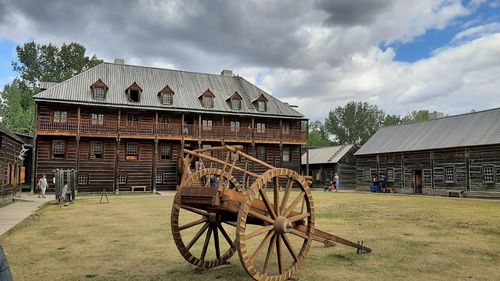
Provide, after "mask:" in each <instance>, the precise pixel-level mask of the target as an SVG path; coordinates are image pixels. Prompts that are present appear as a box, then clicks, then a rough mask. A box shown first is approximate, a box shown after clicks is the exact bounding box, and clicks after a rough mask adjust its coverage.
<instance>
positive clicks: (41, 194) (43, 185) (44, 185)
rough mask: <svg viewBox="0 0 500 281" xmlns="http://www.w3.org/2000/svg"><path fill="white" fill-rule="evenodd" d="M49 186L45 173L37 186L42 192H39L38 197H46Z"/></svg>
mask: <svg viewBox="0 0 500 281" xmlns="http://www.w3.org/2000/svg"><path fill="white" fill-rule="evenodd" d="M48 186H49V184H48V183H47V176H46V175H43V176H42V177H41V178H40V180H38V184H37V186H36V188H38V189H39V190H40V192H39V193H38V198H40V197H43V198H45V191H46V190H47V187H48Z"/></svg>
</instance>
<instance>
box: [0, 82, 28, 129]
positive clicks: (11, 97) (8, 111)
mask: <svg viewBox="0 0 500 281" xmlns="http://www.w3.org/2000/svg"><path fill="white" fill-rule="evenodd" d="M0 96H1V98H2V100H3V103H2V105H1V110H0V117H1V118H2V121H3V123H4V125H5V126H6V127H7V128H9V129H10V130H11V131H13V132H16V133H23V134H31V133H33V116H34V115H35V102H34V101H33V98H32V97H31V95H30V94H29V92H26V91H23V90H22V87H21V85H20V83H19V81H18V80H15V81H14V82H12V84H10V85H5V87H4V89H3V91H2V92H0Z"/></svg>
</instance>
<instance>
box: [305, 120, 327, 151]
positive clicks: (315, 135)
mask: <svg viewBox="0 0 500 281" xmlns="http://www.w3.org/2000/svg"><path fill="white" fill-rule="evenodd" d="M331 144H332V141H331V140H330V139H329V138H328V133H327V132H326V131H325V126H324V125H323V124H321V122H320V121H314V122H312V123H309V146H310V147H314V146H328V145H331Z"/></svg>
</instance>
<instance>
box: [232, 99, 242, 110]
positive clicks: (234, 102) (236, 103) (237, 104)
mask: <svg viewBox="0 0 500 281" xmlns="http://www.w3.org/2000/svg"><path fill="white" fill-rule="evenodd" d="M231 108H232V109H234V110H241V99H239V98H232V99H231Z"/></svg>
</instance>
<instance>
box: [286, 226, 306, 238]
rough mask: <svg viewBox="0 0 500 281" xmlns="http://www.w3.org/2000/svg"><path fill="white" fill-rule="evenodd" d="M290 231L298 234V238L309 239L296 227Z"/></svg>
mask: <svg viewBox="0 0 500 281" xmlns="http://www.w3.org/2000/svg"><path fill="white" fill-rule="evenodd" d="M290 233H292V234H295V235H297V236H299V237H300V238H304V239H309V237H307V235H306V234H305V233H304V232H302V231H299V230H297V229H293V228H292V229H290Z"/></svg>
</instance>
